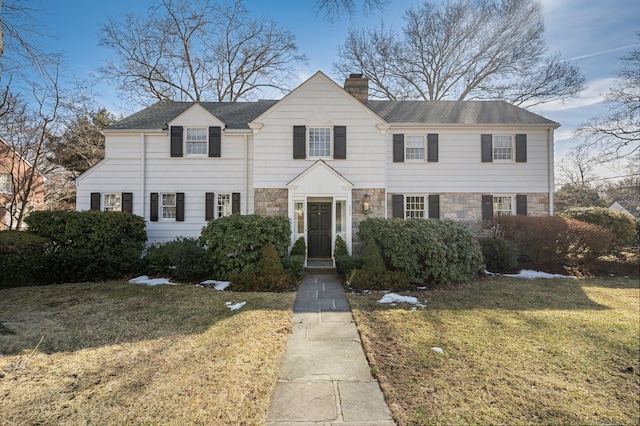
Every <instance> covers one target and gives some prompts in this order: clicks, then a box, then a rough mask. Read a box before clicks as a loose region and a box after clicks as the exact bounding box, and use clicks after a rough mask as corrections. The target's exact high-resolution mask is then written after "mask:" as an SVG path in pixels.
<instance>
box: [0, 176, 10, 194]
mask: <svg viewBox="0 0 640 426" xmlns="http://www.w3.org/2000/svg"><path fill="white" fill-rule="evenodd" d="M2 193H4V194H10V193H11V175H10V174H9V173H0V194H2Z"/></svg>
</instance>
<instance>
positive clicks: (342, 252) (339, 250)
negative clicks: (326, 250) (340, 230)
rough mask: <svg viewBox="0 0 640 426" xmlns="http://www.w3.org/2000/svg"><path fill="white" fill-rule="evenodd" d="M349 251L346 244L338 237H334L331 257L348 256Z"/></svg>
mask: <svg viewBox="0 0 640 426" xmlns="http://www.w3.org/2000/svg"><path fill="white" fill-rule="evenodd" d="M348 255H349V250H348V249H347V243H346V242H345V241H344V240H343V239H342V237H341V236H340V235H336V246H335V248H334V249H333V257H334V258H336V259H337V258H338V257H339V256H348Z"/></svg>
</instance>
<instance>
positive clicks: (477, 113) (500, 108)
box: [367, 100, 557, 125]
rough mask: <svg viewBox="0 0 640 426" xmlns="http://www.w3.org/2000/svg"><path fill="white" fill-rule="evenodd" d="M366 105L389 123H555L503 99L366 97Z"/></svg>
mask: <svg viewBox="0 0 640 426" xmlns="http://www.w3.org/2000/svg"><path fill="white" fill-rule="evenodd" d="M367 106H368V107H369V108H370V109H371V110H372V111H373V112H375V113H376V114H378V115H379V116H380V117H382V118H384V119H385V120H386V121H387V122H389V123H425V124H549V125H557V123H556V122H554V121H551V120H549V119H546V118H544V117H542V116H540V115H537V114H534V113H532V112H529V111H527V110H526V109H523V108H518V107H516V106H515V105H511V104H510V103H507V102H504V101H373V100H370V101H369V102H368V103H367Z"/></svg>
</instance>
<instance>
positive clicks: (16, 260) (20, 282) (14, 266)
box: [0, 231, 49, 288]
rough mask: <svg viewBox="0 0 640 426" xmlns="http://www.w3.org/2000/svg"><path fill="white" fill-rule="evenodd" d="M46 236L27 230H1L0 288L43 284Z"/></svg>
mask: <svg viewBox="0 0 640 426" xmlns="http://www.w3.org/2000/svg"><path fill="white" fill-rule="evenodd" d="M48 242H49V240H47V239H46V238H43V237H40V236H38V235H34V234H32V233H30V232H26V231H0V288H9V287H20V286H24V285H31V284H41V283H43V282H44V281H45V278H46V275H45V274H44V271H43V267H42V266H43V255H44V251H45V246H46V244H47V243H48Z"/></svg>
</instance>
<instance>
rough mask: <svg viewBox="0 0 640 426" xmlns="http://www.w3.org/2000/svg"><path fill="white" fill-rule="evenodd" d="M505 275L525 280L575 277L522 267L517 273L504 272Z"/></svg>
mask: <svg viewBox="0 0 640 426" xmlns="http://www.w3.org/2000/svg"><path fill="white" fill-rule="evenodd" d="M504 276H505V277H511V278H524V279H527V280H535V279H536V278H570V279H577V277H574V276H573V275H560V274H548V273H546V272H540V271H532V270H530V269H523V270H522V271H520V273H519V274H504Z"/></svg>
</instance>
